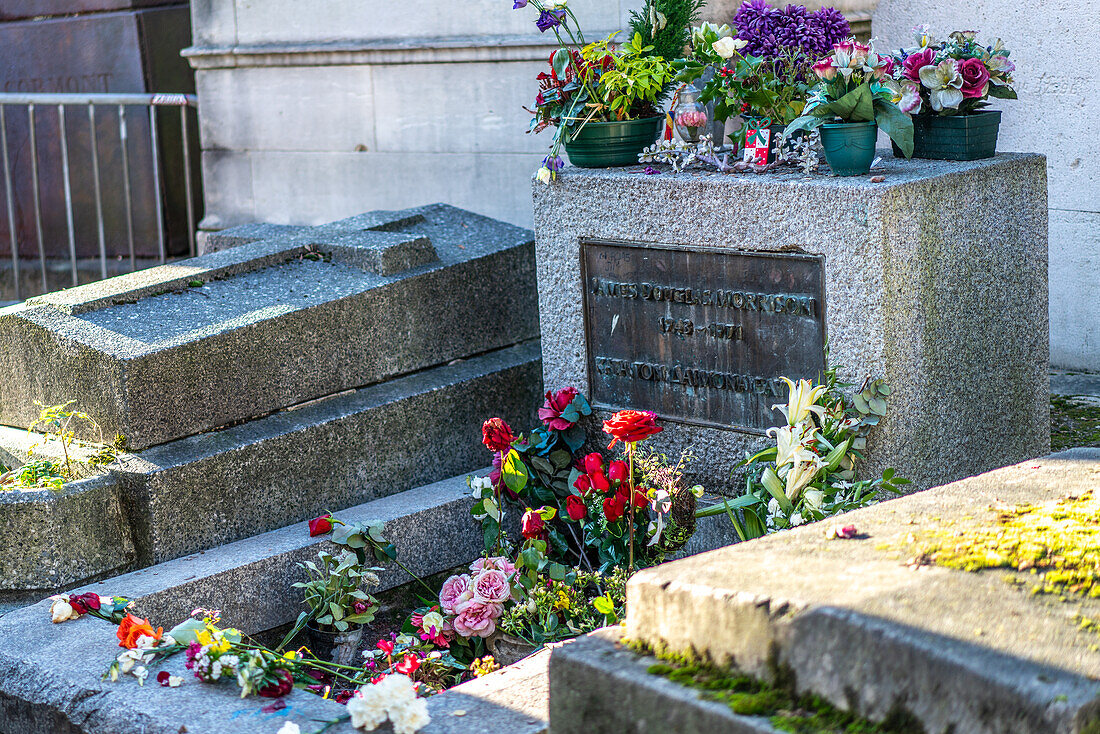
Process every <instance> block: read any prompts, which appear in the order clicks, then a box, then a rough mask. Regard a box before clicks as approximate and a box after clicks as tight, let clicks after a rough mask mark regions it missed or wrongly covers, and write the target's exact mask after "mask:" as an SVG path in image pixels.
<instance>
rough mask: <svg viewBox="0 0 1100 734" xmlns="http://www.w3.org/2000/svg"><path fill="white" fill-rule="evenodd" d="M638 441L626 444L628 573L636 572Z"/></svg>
mask: <svg viewBox="0 0 1100 734" xmlns="http://www.w3.org/2000/svg"><path fill="white" fill-rule="evenodd" d="M635 446H637V444H636V443H633V442H631V443H628V444H627V445H626V458H627V462H628V463H629V465H630V466H629V469H628V470H627V471H628V474H629V477H628V479H629V486H630V498H629V499H628V500H627V502H628V503H629V504H630V520H629V523H630V543H629V561H628V563H627V567H626V570H627V573H631V574H632V573H634V447H635Z"/></svg>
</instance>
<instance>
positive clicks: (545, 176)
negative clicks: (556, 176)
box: [535, 166, 550, 185]
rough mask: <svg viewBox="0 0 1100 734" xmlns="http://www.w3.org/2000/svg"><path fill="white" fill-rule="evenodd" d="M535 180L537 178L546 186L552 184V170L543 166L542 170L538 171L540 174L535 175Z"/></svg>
mask: <svg viewBox="0 0 1100 734" xmlns="http://www.w3.org/2000/svg"><path fill="white" fill-rule="evenodd" d="M535 178H537V179H538V180H539V181H541V182H542V183H544V184H546V185H549V184H550V169H549V168H547V167H546V166H543V167H542V168H540V169H539V170H538V173H536V174H535Z"/></svg>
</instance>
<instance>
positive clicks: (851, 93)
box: [783, 38, 913, 176]
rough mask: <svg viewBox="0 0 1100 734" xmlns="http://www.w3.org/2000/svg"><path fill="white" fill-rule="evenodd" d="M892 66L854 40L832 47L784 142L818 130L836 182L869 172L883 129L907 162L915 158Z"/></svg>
mask: <svg viewBox="0 0 1100 734" xmlns="http://www.w3.org/2000/svg"><path fill="white" fill-rule="evenodd" d="M892 66H893V64H892V61H891V59H890V58H889V57H887V56H880V55H879V54H877V53H875V50H874V49H873V48H872V47H871V46H869V45H864V44H862V43H857V42H856V40H855V39H854V38H849V39H848V40H846V41H844V42H843V43H838V44H837V45H836V46H834V47H833V52H832V54H830V55H829V56H826V57H825V58H824V59H822V60H821V61H819V62H818V63H816V64H814V67H813V71H814V74H815V75H816V76H817V77H818V79H820V81H819V82H818V84H817V86H816V87H814V89H813V91H812V92H811V94H810V97H809V99H808V100H807V103H806V109H805V114H803V115H802V116H801V117H799V118H798V119H796V120H794V121H793V122H791V124H790V125H788V126H787V129H786V130H785V131H784V132H783V135H784V137H786V136H788V135H791V134H792V133H794V132H796V131H799V130H813V129H819V130H820V131H821V147H822V148H823V149H824V150H825V160H826V161H827V162H828V163H829V167H830V168H832V169H833V172H834V173H836V174H837V175H838V176H858V175H860V174H864V173H867V172H868V171H870V170H871V163H872V162H873V161H874V158H875V141H876V140H877V138H878V130H879V128H880V127H881V128H882V130H883V132H885V133H886V134H887V135H888V136H890V139H891V140H893V141H894V143H896V144H897V146H898V148H899V149H900V150H901V152H902V153H903V154H904V155H905V157H906V158H908V157H909V156H911V155H912V154H913V121H912V120H910V119H909V116H908V115H906V114H905V113H904V112H902V111H901V109H900V108H899V107H898V106H897V105H896V104H894V92H893V90H892V86H891V85H889V84H888V83H886V80H888V79H889V74H890V72H891V71H892Z"/></svg>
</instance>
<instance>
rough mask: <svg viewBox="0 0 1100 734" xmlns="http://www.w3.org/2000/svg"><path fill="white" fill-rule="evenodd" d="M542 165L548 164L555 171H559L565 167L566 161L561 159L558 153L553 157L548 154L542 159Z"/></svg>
mask: <svg viewBox="0 0 1100 734" xmlns="http://www.w3.org/2000/svg"><path fill="white" fill-rule="evenodd" d="M542 165H544V166H546V167H547V168H549V169H550V170H551V171H553V172H554V173H558V172H560V171H561V169H563V168H565V161H563V160H562V159H561V156H560V155H556V156H553V157H551V156H546V157H545V158H543V159H542Z"/></svg>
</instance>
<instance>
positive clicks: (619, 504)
mask: <svg viewBox="0 0 1100 734" xmlns="http://www.w3.org/2000/svg"><path fill="white" fill-rule="evenodd" d="M625 504H626V503H625V502H624V501H623V498H622V497H620V496H619V495H615V496H614V497H608V498H607V499H605V500H604V501H603V516H604V517H606V518H607V521H608V522H615V521H616V520H618V519H619V518H620V517H622V516H623V511H624V510H625V509H626V507H625Z"/></svg>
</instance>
